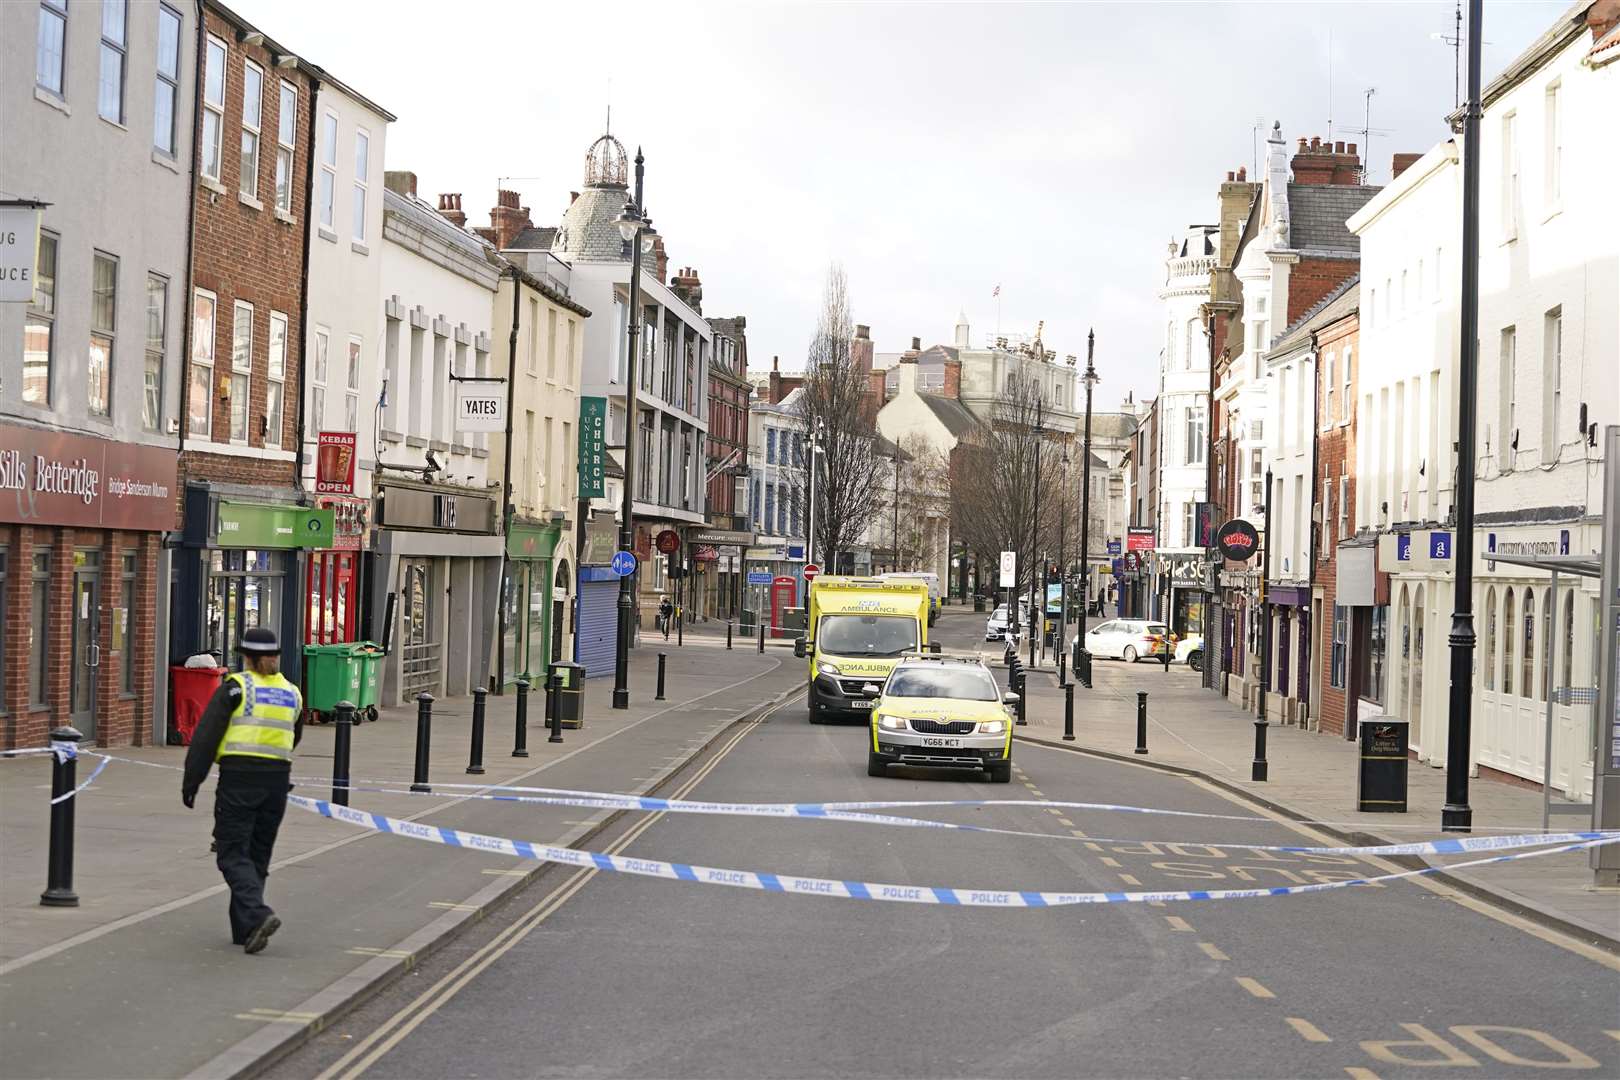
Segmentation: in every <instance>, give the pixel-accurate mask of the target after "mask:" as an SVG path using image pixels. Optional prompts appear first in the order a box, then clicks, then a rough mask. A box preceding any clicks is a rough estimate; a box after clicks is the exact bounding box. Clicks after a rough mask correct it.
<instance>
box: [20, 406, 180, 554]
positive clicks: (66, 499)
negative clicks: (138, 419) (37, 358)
mask: <svg viewBox="0 0 1620 1080" xmlns="http://www.w3.org/2000/svg"><path fill="white" fill-rule="evenodd" d="M178 460H179V455H178V454H176V453H175V452H174V451H173V450H165V449H163V448H161V447H155V446H141V445H139V444H137V443H123V442H112V441H110V440H108V439H93V438H90V437H89V436H86V435H69V434H65V433H63V432H56V431H47V430H45V429H42V428H31V427H22V426H19V425H16V424H7V423H0V521H5V522H13V523H16V524H20V525H80V526H85V527H88V528H92V529H140V530H146V531H160V530H163V529H172V528H174V526H175V467H176V462H177V461H178Z"/></svg>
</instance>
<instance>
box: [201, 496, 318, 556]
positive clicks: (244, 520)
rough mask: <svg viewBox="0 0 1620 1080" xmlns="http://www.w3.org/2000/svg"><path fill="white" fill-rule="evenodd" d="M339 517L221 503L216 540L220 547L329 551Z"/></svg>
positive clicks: (287, 507) (282, 505)
mask: <svg viewBox="0 0 1620 1080" xmlns="http://www.w3.org/2000/svg"><path fill="white" fill-rule="evenodd" d="M335 517H336V514H335V512H334V511H333V510H331V509H330V508H325V509H323V508H320V507H309V506H292V505H290V504H286V503H238V502H226V501H225V500H223V499H222V500H220V503H219V510H218V512H217V515H216V517H215V519H214V537H215V539H216V541H217V542H218V544H219V546H220V547H233V548H329V547H331V546H332V536H333V532H334V531H335V521H334V519H335Z"/></svg>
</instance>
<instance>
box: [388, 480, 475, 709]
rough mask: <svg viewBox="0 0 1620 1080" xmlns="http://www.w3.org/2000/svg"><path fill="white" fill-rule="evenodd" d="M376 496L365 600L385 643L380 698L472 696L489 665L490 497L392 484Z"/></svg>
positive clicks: (403, 701) (390, 700)
mask: <svg viewBox="0 0 1620 1080" xmlns="http://www.w3.org/2000/svg"><path fill="white" fill-rule="evenodd" d="M376 492H377V493H376V511H375V515H374V520H375V521H376V532H375V537H374V550H375V558H374V559H373V560H372V564H371V565H372V569H371V573H370V581H369V584H368V587H367V596H366V604H367V607H368V608H369V609H370V611H371V612H372V625H373V626H375V627H378V628H381V629H380V631H379V633H380V634H382V635H384V636H385V640H386V641H387V643H388V644H389V653H388V656H387V657H386V658H385V659H384V661H383V669H382V686H381V691H380V693H381V700H382V702H383V704H385V705H395V704H408V703H410V702H412V701H415V700H416V695H417V694H420V693H423V692H424V691H425V692H427V693H430V694H433V695H434V696H435V697H444V696H456V695H461V694H466V693H469V692H471V690H472V688H473V686H475V685H481V684H482V682H483V680H484V678H485V677H486V676H485V673H486V672H488V671H489V670H490V669H491V666H492V665H491V664H490V662H489V657H490V651H489V650H490V648H491V646H492V645H493V636H494V626H495V615H496V605H497V603H498V602H499V597H500V581H501V556H502V552H503V544H502V539H501V536H500V534H499V531H498V528H497V519H498V512H497V505H496V499H495V497H494V495H492V494H488V493H486V492H484V491H474V490H469V489H466V488H455V487H450V486H448V485H435V484H419V483H409V482H403V481H399V480H392V479H390V480H388V481H386V482H382V483H379V484H377V488H376ZM390 597H392V601H390ZM390 614H391V615H392V617H393V623H392V625H391V626H390V625H389V616H390Z"/></svg>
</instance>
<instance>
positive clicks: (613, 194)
mask: <svg viewBox="0 0 1620 1080" xmlns="http://www.w3.org/2000/svg"><path fill="white" fill-rule="evenodd" d="M627 201H628V200H627V198H626V196H625V193H624V188H622V187H588V188H586V189H585V190H584V191H582V192H580V193H579V198H577V199H575V200H574V201H573V203H572V204H570V205H569V207H568V209H567V210H566V211H565V212H564V213H563V218H562V224H560V225H559V226H557V228H556V230H555V232H554V233H553V235H552V247H551V250H552V254H554V255H556V256H557V257H558V258H560V259H562V260H563V261H564V262H573V261H574V260H576V259H579V260H583V261H585V262H625V261H627V260H628V258H629V248H630V245H629V244H627V243H626V242H625V239H624V237H622V236H620V235H619V225H618V219H619V214H620V212H621V211H623V210H624V206H625V203H626V202H627Z"/></svg>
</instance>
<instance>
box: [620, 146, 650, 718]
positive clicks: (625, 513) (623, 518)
mask: <svg viewBox="0 0 1620 1080" xmlns="http://www.w3.org/2000/svg"><path fill="white" fill-rule="evenodd" d="M644 161H645V159H644V158H643V157H642V156H641V148H640V147H639V146H638V147H637V148H636V193H635V198H634V199H632V200H631V201H629V202H626V203H625V206H624V210H623V211H622V212H621V213H620V214H619V216H618V219H617V221H616V224H617V225H618V226H619V235H620V236H622V237H624V239H625V241H626V242H627V243H628V244H629V245H630V316H629V318H628V319H627V320H625V321H626V322H627V324H628V325H627V326H626V328H625V334H626V337H627V339H628V340H627V342H626V355H625V368H624V498H623V503H622V505H621V507H620V509H619V550H620V551H630V550H632V549H633V548H634V546H635V525H634V523H633V522H632V521H631V518H630V515H631V511H632V507H633V505H634V500H635V490H636V484H635V479H636V427H637V416H636V411H637V405H636V386H637V383H636V378H637V376H636V345H637V342H638V340H639V338H640V336H641V256H642V254H643V253H644V252H647V251H651V250H652V240H653V233H652V220H651V219H650V218H648V217H647V214H646V209H645V206H644V204H643V202H642V177H643V174H644V173H645V166H644ZM635 578H636V575H634V574H627V575H625V576H624V577H621V578H620V579H619V626H618V631H619V632H618V640H617V642H616V644H615V647H614V654H613V707H614V708H615V709H628V708H629V707H630V637H631V634H632V627H631V623H632V620H633V619H634V618H635V606H636V596H635V588H636V586H635Z"/></svg>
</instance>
